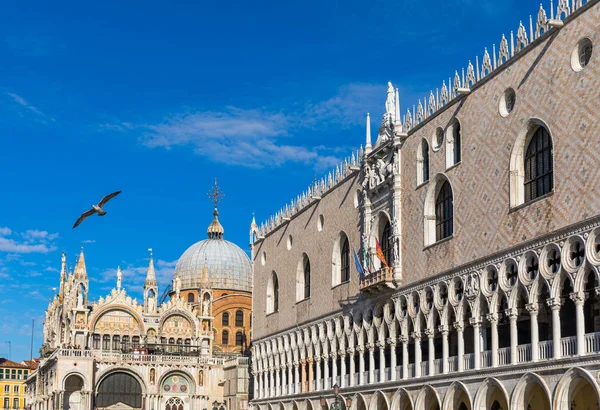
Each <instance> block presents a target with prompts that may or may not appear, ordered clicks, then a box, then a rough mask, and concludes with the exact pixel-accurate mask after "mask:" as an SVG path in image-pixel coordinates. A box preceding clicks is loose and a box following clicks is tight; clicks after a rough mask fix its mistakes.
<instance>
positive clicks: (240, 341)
mask: <svg viewBox="0 0 600 410" xmlns="http://www.w3.org/2000/svg"><path fill="white" fill-rule="evenodd" d="M235 345H236V346H243V345H244V334H243V333H242V332H237V333H236V334H235Z"/></svg>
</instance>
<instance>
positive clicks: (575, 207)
mask: <svg viewBox="0 0 600 410" xmlns="http://www.w3.org/2000/svg"><path fill="white" fill-rule="evenodd" d="M599 22H600V5H598V4H596V5H595V6H594V7H592V8H591V9H589V10H588V11H586V12H585V13H583V14H582V15H580V16H579V17H577V19H576V20H575V21H573V22H571V23H569V24H568V25H566V26H565V27H564V28H563V29H562V30H560V31H558V32H555V33H553V34H554V35H551V36H549V37H546V41H544V42H542V43H541V44H539V45H537V47H535V48H533V49H532V50H531V51H530V52H528V53H526V54H524V55H523V56H521V58H520V59H518V60H517V61H515V62H514V64H511V65H510V66H509V67H506V68H505V69H504V70H503V71H500V73H499V74H498V75H497V76H496V77H495V78H492V79H490V80H489V81H487V82H486V83H484V84H483V85H482V86H480V87H479V88H477V89H476V90H473V92H472V93H471V94H470V95H469V96H468V97H467V98H466V99H464V100H462V101H461V102H459V103H457V104H455V105H454V106H452V107H448V109H447V110H445V111H444V112H443V113H441V115H439V116H438V117H436V118H433V119H431V120H430V121H429V122H428V123H427V124H425V125H424V126H423V127H422V128H421V129H418V130H417V131H416V132H414V133H413V134H411V135H410V137H409V138H408V140H407V142H406V145H405V146H404V147H403V149H402V152H403V154H402V155H403V165H404V167H403V169H402V173H403V186H404V187H405V189H404V190H403V201H402V216H403V226H404V227H405V231H404V232H403V258H404V260H403V265H404V269H403V271H404V279H405V283H409V282H411V281H415V280H419V279H422V278H423V277H425V276H430V275H434V274H437V273H439V272H441V271H445V270H448V269H450V268H452V267H454V266H460V265H463V264H465V263H468V262H470V261H472V260H474V259H478V258H481V257H484V256H486V255H489V254H491V253H494V252H498V251H501V250H503V249H506V248H508V247H511V246H514V245H517V244H519V243H520V242H523V241H524V240H528V239H532V238H535V237H537V236H540V235H543V234H546V233H548V232H551V231H554V230H556V229H559V228H561V227H565V226H568V225H571V224H573V223H576V222H578V221H581V220H584V219H586V218H589V217H591V216H594V215H597V214H598V212H599V209H600V199H599V197H598V193H599V192H600V166H599V164H600V51H597V52H596V53H595V54H594V56H593V57H592V61H591V62H590V64H589V65H588V66H587V67H586V68H585V69H584V70H583V71H581V72H579V73H576V72H575V71H573V69H572V68H571V63H570V58H571V52H572V50H573V48H574V47H575V46H576V44H577V42H578V41H579V40H580V39H581V38H582V37H584V36H587V37H589V38H590V39H592V41H593V42H594V44H595V45H597V46H596V49H595V51H596V50H600V23H599ZM508 87H512V88H513V89H514V90H515V91H516V94H517V102H516V105H515V109H514V111H513V112H512V113H511V114H510V115H509V116H508V117H507V118H503V117H502V116H500V114H499V111H498V104H499V99H500V96H501V95H502V93H503V92H504V90H505V89H506V88H508ZM454 116H456V118H458V119H459V120H460V122H461V127H462V145H463V148H462V154H463V155H462V162H461V164H459V165H458V166H456V167H454V168H451V169H450V170H447V171H446V168H445V144H444V148H442V149H441V150H440V151H438V152H431V154H430V163H431V168H430V169H431V175H432V176H433V175H435V174H436V173H440V172H441V173H444V174H445V175H446V176H447V177H448V179H449V180H450V182H451V184H452V187H453V191H454V215H455V224H454V236H453V238H452V239H450V240H448V241H445V242H443V243H440V244H438V245H434V246H431V247H429V248H428V249H426V250H425V251H424V250H423V239H422V238H423V204H424V201H425V195H426V192H427V190H428V188H429V187H428V186H421V187H420V188H419V189H415V188H416V165H415V161H416V152H417V148H418V146H419V143H420V141H421V139H422V138H427V140H428V141H430V143H431V138H432V136H433V135H434V132H435V130H436V128H437V127H442V128H446V127H447V125H448V124H449V122H450V120H451V119H452V118H453V117H454ZM531 118H537V119H540V120H542V121H543V122H544V123H546V124H547V125H548V128H549V130H550V133H551V135H552V138H553V143H554V161H555V168H554V175H555V178H554V180H555V188H554V193H553V194H552V195H550V196H548V197H546V198H545V199H542V200H539V201H537V202H534V203H531V204H530V205H527V206H524V207H521V208H520V209H517V210H513V211H512V212H509V163H510V156H511V152H512V147H513V145H514V143H515V140H516V138H517V135H518V134H519V132H520V131H521V130H522V129H523V128H524V127H525V126H526V124H527V122H528V120H529V119H531Z"/></svg>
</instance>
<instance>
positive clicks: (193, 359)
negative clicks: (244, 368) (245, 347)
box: [48, 349, 226, 365]
mask: <svg viewBox="0 0 600 410" xmlns="http://www.w3.org/2000/svg"><path fill="white" fill-rule="evenodd" d="M53 358H79V359H94V360H95V361H98V362H116V363H185V364H209V365H223V363H224V362H225V360H226V359H225V358H209V357H205V356H193V355H169V354H147V353H142V352H133V353H122V352H119V351H103V350H84V349H57V350H56V351H55V352H54V353H53V354H52V355H51V356H50V358H49V359H48V360H51V359H53Z"/></svg>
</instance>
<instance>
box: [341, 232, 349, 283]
mask: <svg viewBox="0 0 600 410" xmlns="http://www.w3.org/2000/svg"><path fill="white" fill-rule="evenodd" d="M349 280H350V241H349V240H348V236H344V239H343V241H342V247H341V250H340V283H344V282H348V281H349Z"/></svg>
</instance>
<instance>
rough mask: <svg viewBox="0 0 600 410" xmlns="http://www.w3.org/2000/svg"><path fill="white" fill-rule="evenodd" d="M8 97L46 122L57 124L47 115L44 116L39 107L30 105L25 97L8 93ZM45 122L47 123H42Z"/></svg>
mask: <svg viewBox="0 0 600 410" xmlns="http://www.w3.org/2000/svg"><path fill="white" fill-rule="evenodd" d="M6 95H8V96H9V97H10V98H12V100H13V101H14V102H15V103H17V104H19V105H20V106H22V107H25V108H26V109H27V110H28V111H30V112H32V113H34V114H36V115H37V116H38V117H40V118H42V119H44V120H49V121H52V122H55V121H56V120H55V119H54V118H52V117H50V116H48V115H46V114H44V113H43V112H42V111H40V110H39V109H38V108H37V107H35V106H33V105H31V104H30V103H28V102H27V101H26V100H25V99H24V98H23V97H21V96H20V95H18V94H15V93H6ZM42 122H45V121H42Z"/></svg>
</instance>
